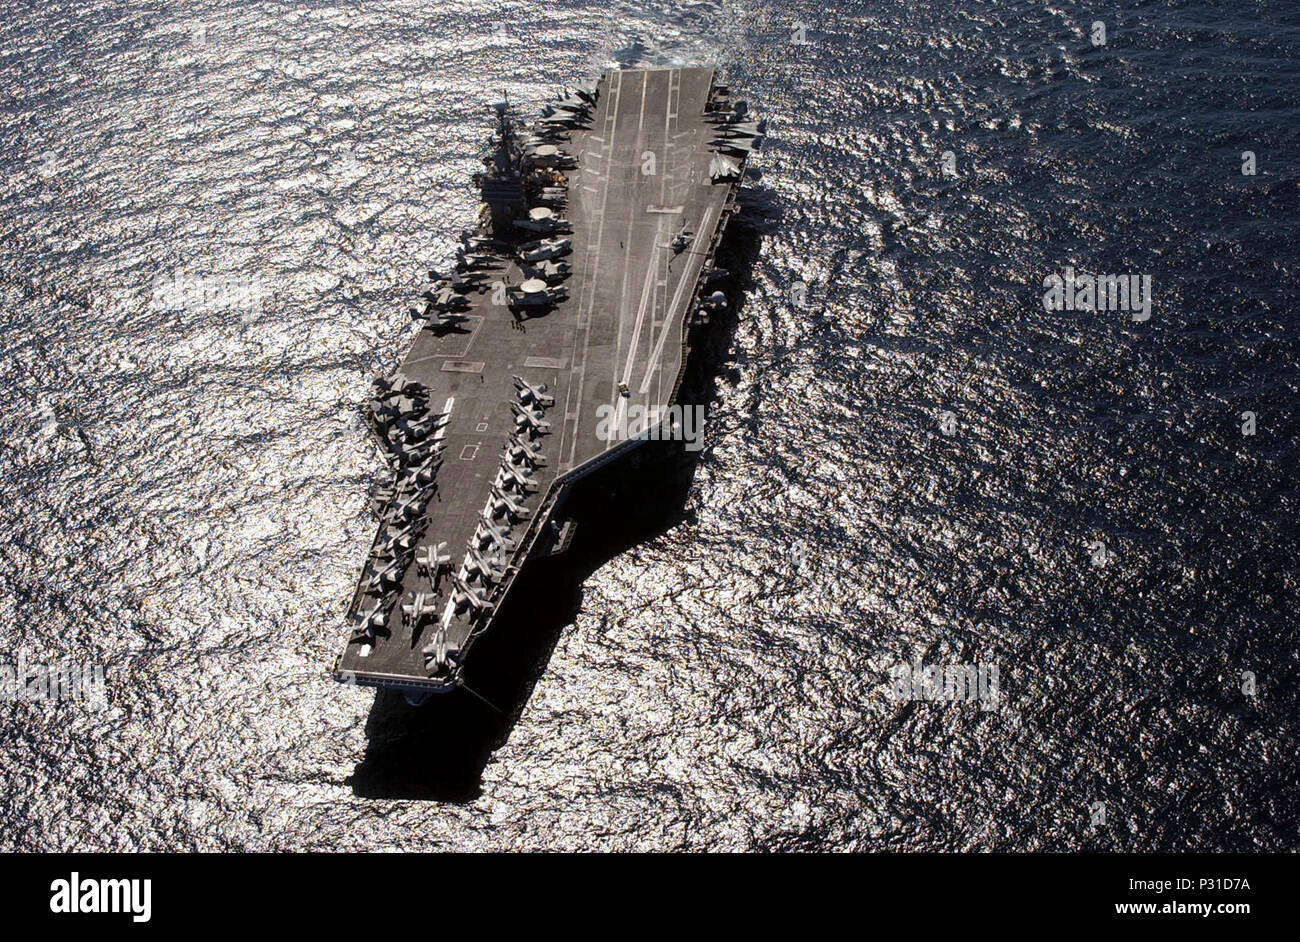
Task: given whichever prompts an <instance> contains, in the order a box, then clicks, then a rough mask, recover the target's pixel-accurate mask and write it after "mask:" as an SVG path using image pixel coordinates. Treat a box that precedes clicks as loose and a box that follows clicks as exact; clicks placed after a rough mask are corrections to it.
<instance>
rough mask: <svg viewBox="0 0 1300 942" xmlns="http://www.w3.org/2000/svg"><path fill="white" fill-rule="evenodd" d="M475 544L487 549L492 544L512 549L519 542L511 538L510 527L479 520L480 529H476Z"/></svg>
mask: <svg viewBox="0 0 1300 942" xmlns="http://www.w3.org/2000/svg"><path fill="white" fill-rule="evenodd" d="M473 543H474V545H475V546H476V547H477V548H478V549H480V550H485V549H487V548H488V547H490V546H495V547H497V548H498V549H502V550H512V549H514V548H515V547H516V546H517V545H518V543H517V541H515V540H512V539H510V530H509V528H508V527H499V526H496V525H495V524H489V523H484V522H482V521H481V520H480V521H479V525H478V529H477V530H475V531H474V540H473Z"/></svg>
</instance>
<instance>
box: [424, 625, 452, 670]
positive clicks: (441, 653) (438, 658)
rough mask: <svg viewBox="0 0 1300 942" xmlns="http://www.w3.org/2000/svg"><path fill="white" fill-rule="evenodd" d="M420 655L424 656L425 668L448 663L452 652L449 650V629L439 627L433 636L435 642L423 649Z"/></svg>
mask: <svg viewBox="0 0 1300 942" xmlns="http://www.w3.org/2000/svg"><path fill="white" fill-rule="evenodd" d="M420 653H421V654H423V655H424V664H425V667H430V666H441V665H443V664H446V663H448V656H449V654H450V652H449V651H448V650H447V629H446V628H444V627H443V626H442V625H439V626H438V630H437V631H436V632H434V634H433V640H432V641H430V642H429V643H428V644H426V645H425V646H424V647H422V648H421V649H420Z"/></svg>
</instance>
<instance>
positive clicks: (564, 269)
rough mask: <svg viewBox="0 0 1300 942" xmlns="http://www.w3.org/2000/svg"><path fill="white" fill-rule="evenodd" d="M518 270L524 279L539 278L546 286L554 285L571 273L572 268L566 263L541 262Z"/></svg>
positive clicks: (523, 266) (522, 266)
mask: <svg viewBox="0 0 1300 942" xmlns="http://www.w3.org/2000/svg"><path fill="white" fill-rule="evenodd" d="M520 268H521V270H522V271H523V273H524V276H525V277H526V278H540V279H542V281H544V282H546V283H547V284H554V283H555V282H557V281H561V280H563V279H565V278H568V277H569V275H570V274H572V273H573V266H572V265H570V264H569V263H568V262H542V263H541V264H539V265H521V266H520Z"/></svg>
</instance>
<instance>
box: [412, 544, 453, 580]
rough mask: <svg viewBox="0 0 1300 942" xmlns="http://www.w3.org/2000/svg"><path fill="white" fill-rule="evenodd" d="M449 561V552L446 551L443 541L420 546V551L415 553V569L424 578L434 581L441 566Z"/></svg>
mask: <svg viewBox="0 0 1300 942" xmlns="http://www.w3.org/2000/svg"><path fill="white" fill-rule="evenodd" d="M450 563H451V554H450V553H448V552H447V544H446V543H445V542H443V543H438V544H437V545H436V546H430V545H428V544H425V545H424V546H421V547H420V551H419V552H418V553H416V554H415V565H416V571H417V572H419V574H420V575H422V576H424V578H426V579H429V580H431V581H436V579H437V576H438V574H439V573H440V572H441V571H442V568H443V567H444V566H446V565H449V564H450Z"/></svg>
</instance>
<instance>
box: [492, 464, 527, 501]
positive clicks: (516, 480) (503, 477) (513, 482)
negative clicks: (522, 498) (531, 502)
mask: <svg viewBox="0 0 1300 942" xmlns="http://www.w3.org/2000/svg"><path fill="white" fill-rule="evenodd" d="M529 478H530V475H528V474H525V473H524V471H523V470H521V469H520V468H516V467H514V466H513V465H508V464H503V465H502V466H501V467H500V468H499V469H498V470H497V478H496V481H495V484H496V485H498V486H500V487H505V488H509V489H510V490H512V491H518V492H519V493H520V494H528V493H531V492H533V491H535V490H537V485H535V484H534V483H533V482H532V481H531V480H529Z"/></svg>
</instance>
